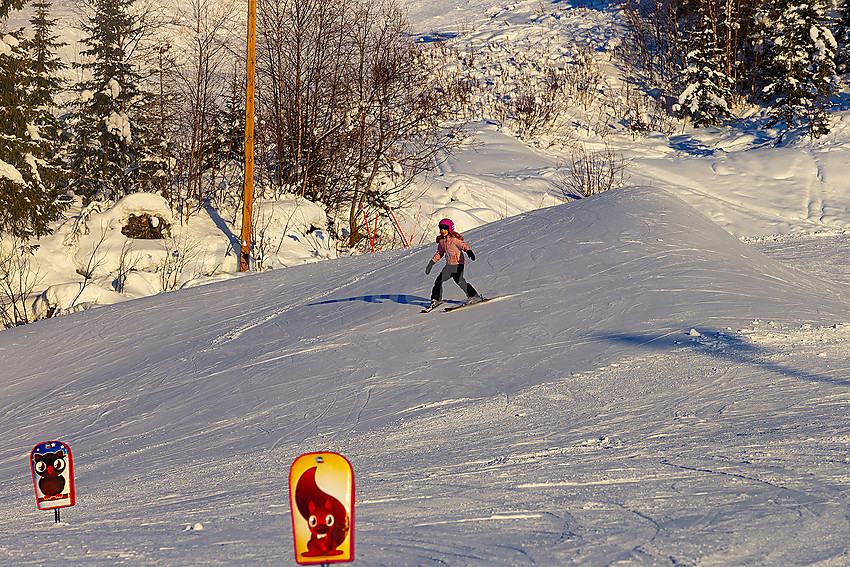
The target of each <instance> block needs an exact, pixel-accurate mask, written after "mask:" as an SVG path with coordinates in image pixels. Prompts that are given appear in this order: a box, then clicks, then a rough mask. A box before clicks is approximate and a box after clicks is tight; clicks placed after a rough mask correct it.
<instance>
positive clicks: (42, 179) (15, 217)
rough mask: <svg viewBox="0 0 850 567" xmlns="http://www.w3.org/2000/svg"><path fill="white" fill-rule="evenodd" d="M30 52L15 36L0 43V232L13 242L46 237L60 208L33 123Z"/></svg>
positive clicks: (43, 143) (43, 142)
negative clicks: (16, 238) (12, 238)
mask: <svg viewBox="0 0 850 567" xmlns="http://www.w3.org/2000/svg"><path fill="white" fill-rule="evenodd" d="M30 47H31V45H30V42H27V41H23V40H22V39H21V35H20V34H19V33H12V34H7V35H5V36H3V38H2V39H0V76H2V77H3V80H2V81H0V233H7V234H11V235H14V236H16V237H19V238H29V237H33V236H36V237H37V236H42V235H45V234H48V233H49V232H50V226H49V223H50V222H51V221H53V220H55V219H56V218H58V217H59V215H60V214H61V212H62V209H63V208H64V206H63V205H62V204H61V203H59V202H58V201H57V197H58V193H59V190H58V189H57V187H56V184H57V180H58V177H59V172H58V170H57V168H56V167H55V166H54V165H53V164H52V163H51V160H50V159H49V158H50V157H51V156H50V150H51V144H50V142H49V140H47V139H46V138H44V137H42V136H41V130H40V128H39V125H38V123H37V119H38V118H39V116H40V115H41V113H40V111H39V110H38V109H37V107H38V104H39V103H38V102H37V101H36V100H35V93H36V92H37V88H36V82H37V78H38V77H37V75H36V73H35V72H34V66H33V64H32V55H31V53H30V51H29V49H30Z"/></svg>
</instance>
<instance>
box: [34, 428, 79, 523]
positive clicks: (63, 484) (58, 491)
mask: <svg viewBox="0 0 850 567" xmlns="http://www.w3.org/2000/svg"><path fill="white" fill-rule="evenodd" d="M30 465H31V466H32V482H33V485H35V502H36V505H37V506H38V509H39V510H52V509H53V508H62V507H65V506H73V505H74V502H75V497H74V463H73V461H72V460H71V450H70V449H69V448H68V446H67V445H65V444H64V443H60V442H59V441H48V442H46V443H39V444H38V445H36V446H35V447H33V450H32V452H31V453H30Z"/></svg>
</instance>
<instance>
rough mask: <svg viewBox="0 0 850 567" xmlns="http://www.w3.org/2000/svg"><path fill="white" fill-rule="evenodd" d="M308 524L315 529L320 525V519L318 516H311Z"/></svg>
mask: <svg viewBox="0 0 850 567" xmlns="http://www.w3.org/2000/svg"><path fill="white" fill-rule="evenodd" d="M307 523H308V524H310V527H311V528H315V527H316V526H317V525H318V524H319V518H317V517H316V516H310V519H309V520H307Z"/></svg>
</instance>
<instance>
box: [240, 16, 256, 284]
mask: <svg viewBox="0 0 850 567" xmlns="http://www.w3.org/2000/svg"><path fill="white" fill-rule="evenodd" d="M256 45H257V0H248V65H247V67H248V87H247V89H246V92H245V94H246V97H245V184H244V192H243V195H242V237H241V243H242V250H241V253H240V255H239V271H240V272H247V271H248V267H249V260H250V259H251V246H252V243H251V217H252V215H253V212H254V62H255V58H256Z"/></svg>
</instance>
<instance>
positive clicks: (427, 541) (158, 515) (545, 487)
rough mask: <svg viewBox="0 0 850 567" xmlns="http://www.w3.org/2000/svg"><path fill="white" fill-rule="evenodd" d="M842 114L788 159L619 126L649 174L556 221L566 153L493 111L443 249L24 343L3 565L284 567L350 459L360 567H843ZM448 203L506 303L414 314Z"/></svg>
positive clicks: (438, 7) (2, 532)
mask: <svg viewBox="0 0 850 567" xmlns="http://www.w3.org/2000/svg"><path fill="white" fill-rule="evenodd" d="M541 6H542V8H543V9H541ZM409 9H410V11H411V18H412V19H413V21H414V23H415V24H416V26H417V29H419V30H421V31H422V33H427V34H433V33H436V34H441V35H444V36H447V37H448V36H453V35H457V36H462V37H466V38H470V41H473V40H476V41H477V40H480V41H486V40H488V38H489V39H492V40H493V41H495V39H499V38H502V39H504V38H503V37H502V36H501V35H500V34H504V33H508V32H507V31H505V30H509V32H510V33H512V34H515V35H513V36H511V37H510V38H507V40H506V41H507V42H508V43H510V42H515V41H518V40H519V39H521V38H523V37H531V36H533V34H534V33H537V31H536V30H539V29H540V27H541V24H540V21H539V20H540V18H544V17H549V16H551V17H552V18H553V19H555V20H556V21H558V22H562V23H564V22H566V23H565V24H564V26H565V27H560V28H558V29H560V30H562V31H563V30H564V29H566V28H569V29H575V30H581V32H582V33H584V34H587V35H588V36H591V37H596V38H597V39H599V40H600V41H607V40H608V39H609V38H610V37H613V36H614V35H616V34H615V33H614V32H613V31H612V28H611V27H610V25H609V24H610V14H609V13H608V12H606V11H604V10H601V9H600V10H599V11H597V10H591V9H585V8H582V9H579V8H575V9H574V8H571V7H569V6H568V5H564V4H560V3H554V4H551V5H549V4H546V3H540V2H538V1H534V2H517V3H510V4H505V5H502V4H493V3H492V2H487V1H481V0H479V1H470V2H452V1H449V0H441V2H428V3H426V2H422V1H417V2H410V3H409ZM567 24H568V25H567ZM469 30H472V31H469ZM488 34H489V35H488ZM494 38H495V39H494ZM540 41H544V40H543V39H541V40H540ZM843 96H846V95H843ZM848 117H850V114H848V112H847V111H838V112H836V113H835V114H834V119H835V122H834V127H833V132H832V133H831V134H830V135H829V136H827V137H825V138H823V139H821V140H818V141H815V142H812V141H809V140H806V139H805V138H800V139H795V138H793V137H792V139H791V140H789V141H787V142H786V143H785V144H784V145H783V146H782V147H774V146H773V145H772V141H771V140H770V139H769V137H768V135H767V134H766V133H764V132H762V131H759V130H758V129H757V128H756V127H752V128H748V126H747V123H746V122H743V123H740V124H736V125H734V126H731V127H729V128H716V129H703V130H697V131H693V130H690V129H685V131H684V133H682V134H680V135H675V136H669V137H667V136H660V135H658V136H652V137H650V138H648V139H647V138H642V139H639V140H632V139H631V138H630V137H628V136H620V137H619V138H616V139H617V141H618V144H619V145H618V148H619V149H620V150H621V151H622V152H624V154H625V155H627V156H628V157H629V159H631V160H632V162H631V166H630V174H631V186H630V187H628V188H626V189H622V190H617V191H610V192H607V193H603V194H601V195H599V196H596V197H592V198H588V199H583V200H580V201H574V202H569V203H566V204H561V205H557V206H552V207H546V208H539V207H542V206H544V205H550V204H553V203H554V202H555V198H554V197H553V196H552V195H551V191H550V187H551V182H552V180H553V179H554V178H555V176H556V175H557V172H558V165H557V164H558V162H559V156H558V155H557V152H556V150H554V149H552V148H549V149H541V148H540V147H538V146H536V145H533V144H532V145H527V144H524V143H522V142H520V141H519V140H517V138H516V137H514V136H512V135H511V133H510V132H508V131H506V130H504V129H502V130H500V129H497V128H495V127H494V126H492V125H488V124H479V125H478V126H477V128H476V129H477V132H476V135H477V137H478V138H479V140H480V141H481V144H480V145H478V146H476V147H474V148H470V149H468V150H466V151H464V152H462V153H461V154H458V155H456V156H454V157H453V158H452V159H451V160H450V161H449V162H448V163H447V164H445V165H444V166H443V168H442V170H441V171H440V172H439V173H438V174H437V175H436V176H434V177H432V178H431V179H430V183H431V186H430V190H429V192H428V194H426V196H425V198H424V199H423V201H422V204H423V211H424V214H425V217H424V218H425V219H428V220H427V221H426V222H423V225H424V226H425V228H423V227H422V226H420V229H419V230H420V231H422V232H421V234H423V235H426V234H427V241H428V242H429V243H428V244H426V245H424V246H419V247H414V248H411V249H407V250H397V251H392V252H384V253H379V254H374V255H362V256H357V257H349V258H338V259H330V260H327V261H322V262H312V260H315V259H318V258H320V257H321V256H322V255H321V253H316V252H315V251H313V252H308V251H307V248H305V247H304V246H303V245H302V247H301V248H299V249H297V250H296V251H295V252H293V253H292V254H293V255H292V261H291V262H289V261H281V262H280V264H281V265H280V266H278V267H279V268H280V269H275V270H271V271H268V272H264V273H259V274H249V275H247V276H243V277H240V278H231V279H227V280H226V281H222V282H218V283H214V284H212V285H203V286H194V287H192V285H193V284H194V283H198V282H200V281H204V280H196V281H195V282H193V284H190V285H189V286H185V288H184V289H182V290H180V291H176V292H172V293H167V294H160V295H153V296H148V297H142V298H140V299H135V300H133V301H127V299H128V298H127V297H126V296H121V297H120V298H115V300H116V301H120V303H116V304H113V305H108V306H102V307H98V308H96V309H90V310H86V311H83V312H79V313H71V314H68V315H65V316H62V317H56V318H53V319H49V320H45V321H40V322H37V323H34V324H30V325H26V326H23V327H18V328H14V329H10V330H6V331H3V332H2V333H0V356H2V365H1V366H0V432H2V437H0V439H2V443H0V564H2V565H48V564H50V565H54V564H57V563H60V562H61V563H67V564H70V565H115V564H126V565H165V566H172V565H173V566H182V565H290V564H294V554H293V549H292V536H291V522H290V516H289V500H288V491H287V476H288V471H289V466H290V464H291V463H292V461H293V460H294V459H295V458H296V457H297V456H298V455H300V454H302V453H306V452H310V451H316V450H331V451H336V452H340V453H342V454H344V455H345V456H346V457H347V458H348V459H349V460H350V461H351V463H352V464H353V467H354V471H355V475H356V484H357V489H356V490H357V492H356V521H355V542H356V564H358V565H452V566H459V565H481V566H484V565H488V566H490V565H510V566H514V565H600V566H601V565H700V566H713V565H771V566H775V565H823V566H827V565H850V520H848V516H850V489H848V481H850V455H848V450H847V446H848V442H850V427H848V423H847V408H848V403H850V362H848V354H847V352H848V344H850V305H848V299H850V287H848V286H847V285H846V283H845V282H846V281H847V277H848V274H850V239H849V238H848V235H847V232H846V230H847V228H848V226H850V211H848V203H850V199H848V198H850V172H848V167H847V166H848V161H850V159H848V158H850V131H848V120H850V118H848ZM449 193H451V194H452V195H454V196H455V201H449V198H450V196H449ZM547 195H548V196H547ZM298 210H301V209H300V208H299V209H298ZM523 211H524V212H523ZM96 214H98V215H102V216H101V217H99V218H98V223H101V226H109V223H110V222H114V219H115V218H117V217H120V210H110V211H104V212H101V213H96ZM446 215H448V216H452V218H454V219H455V221H456V223H457V225H458V228H459V229H460V230H461V231H462V232H463V233H464V235H465V237H466V239H467V241H468V242H469V243H470V244H471V246H472V248H473V249H474V250H475V252H476V257H477V259H476V261H475V262H472V263H471V264H469V265H468V268H467V278H468V280H469V281H470V282H471V283H473V284H474V285H475V286H476V287H477V288H478V289H479V290H480V291H482V292H483V293H484V294H485V295H488V296H494V297H496V299H495V300H494V301H491V302H489V303H487V304H484V305H480V306H476V307H471V308H469V309H467V310H462V311H459V312H456V313H444V312H442V311H435V312H433V313H430V314H428V315H422V314H420V313H419V310H420V309H421V307H422V306H424V305H425V304H426V303H427V301H428V295H429V292H430V287H431V284H432V281H433V278H432V277H430V276H428V277H426V276H425V275H424V273H423V269H424V267H425V264H426V263H427V261H428V259H429V258H430V257H431V255H432V254H433V252H434V245H433V244H432V243H431V242H432V241H431V233H430V232H428V231H429V230H430V231H431V232H432V228H433V223H434V221H435V220H437V219H439V218H440V217H441V216H446ZM502 217H506V218H502ZM407 218H412V214H410V215H408V217H407ZM213 219H214V217H210V220H209V222H207V223H206V224H204V225H203V227H204V228H199V229H198V232H196V233H195V236H194V237H195V238H201V236H203V235H205V234H206V235H209V234H213V233H214V232H215V231H216V230H218V231H219V233H222V232H223V231H222V230H221V229H220V224H221V223H220V222H216V221H215V220H213ZM498 219H501V220H498ZM308 221H309V219H304V222H305V226H306V222H308ZM490 221H493V222H490ZM429 223H430V224H429ZM200 224H203V223H199V225H200ZM189 226H190V227H191V226H192V225H191V223H190V225H189ZM204 231H206V232H204ZM60 233H61V231H60ZM69 234H70V231H69V230H66V231H65V232H64V233H63V234H60V235H58V236H57V238H56V243H55V244H54V245H53V246H51V245H50V243H49V242H45V243H43V246H42V251H43V252H42V253H46V252H44V251H50V250H52V251H53V252H52V254H54V256H55V261H54V262H53V263H52V264H51V265H52V266H58V268H56V270H55V272H53V273H51V274H52V275H50V276H49V282H48V283H51V284H55V285H60V284H62V280H61V274H62V273H63V270H64V268H63V267H62V266H64V264H65V263H67V264H73V259H68V257H67V254H65V253H64V252H63V251H62V250H63V249H62V246H65V244H64V242H65V241H64V240H63V239H65V238H68V235H69ZM199 235H200V236H199ZM60 236H61V239H60ZM112 236H114V235H110V238H111V237H112ZM201 239H202V240H203V241H204V242H207V240H208V239H206V238H201ZM60 240H62V242H60ZM290 240H292V241H293V242H295V241H296V239H295V238H292V239H290ZM223 242H224V244H223V247H225V248H226V246H227V238H226V237H224V238H223ZM155 254H156V252H155V251H150V255H151V256H155ZM215 254H219V255H221V254H223V252H222V251H221V250H219V251H218V252H210V256H211V257H212V256H215ZM42 258H45V256H42ZM305 259H306V260H310V261H311V262H312V263H308V264H305V265H294V266H293V267H288V268H285V269H284V267H283V266H284V265H292V264H298V263H299V262H303V261H304V260H305ZM149 283H150V282H149ZM142 288H144V285H143V284H142V282H137V287H136V288H135V289H138V290H139V291H138V295H139V296H142V295H146V294H149V293H150V292H151V290H148V291H147V292H145V291H144V290H143V289H142ZM77 289H78V288H77ZM445 290H446V293H445V294H446V297H447V298H449V299H451V300H453V301H457V300H459V299H461V297H460V292H459V291H458V290H457V289H456V288H455V287H454V284H451V283H449V284H447V285H446V288H445ZM154 291H157V290H154ZM98 301H100V302H103V300H102V299H99V298H97V297H94V298H92V301H91V303H94V302H98ZM74 310H75V309H71V310H69V311H74ZM48 440H59V441H63V442H65V443H67V444H68V445H69V446H70V447H71V449H72V451H73V452H74V468H75V473H76V475H75V476H76V492H77V505H76V506H74V507H72V508H65V509H63V510H62V518H63V521H62V523H60V524H58V525H54V523H53V515H52V514H51V513H50V512H43V511H38V510H37V509H36V507H35V501H34V490H33V486H32V480H31V476H30V468H29V462H28V458H29V451H30V450H31V448H32V447H33V446H34V445H36V444H37V443H39V442H42V441H48Z"/></svg>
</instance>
